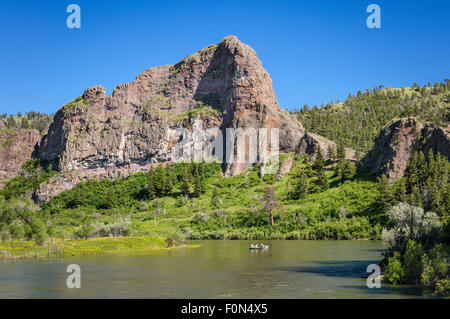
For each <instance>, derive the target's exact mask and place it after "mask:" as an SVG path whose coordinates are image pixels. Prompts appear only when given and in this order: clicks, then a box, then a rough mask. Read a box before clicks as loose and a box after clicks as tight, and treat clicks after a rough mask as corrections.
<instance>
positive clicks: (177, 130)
mask: <svg viewBox="0 0 450 319" xmlns="http://www.w3.org/2000/svg"><path fill="white" fill-rule="evenodd" d="M105 92H106V90H105V88H103V87H101V86H94V87H91V88H88V89H87V90H86V91H85V92H84V93H83V95H82V96H80V97H78V98H76V99H75V100H73V101H71V102H69V103H67V104H65V105H64V106H63V107H61V109H60V110H58V112H57V113H56V115H55V117H54V121H53V123H52V124H51V125H50V127H49V129H48V134H47V135H45V136H44V137H43V138H42V141H41V142H40V144H39V148H38V149H37V150H36V152H35V153H34V157H36V158H39V159H41V160H45V161H50V162H51V163H53V166H54V168H55V169H57V170H59V171H60V174H59V176H57V177H55V178H53V179H52V180H51V181H50V182H49V183H47V184H46V185H41V187H40V188H39V189H38V190H37V191H36V192H35V195H34V196H35V199H36V200H37V201H40V200H48V199H49V198H51V197H53V196H55V195H57V194H59V193H60V192H62V191H64V190H66V189H70V188H72V187H73V186H74V185H76V184H77V183H79V182H81V181H83V180H86V179H90V178H115V177H125V176H127V175H128V174H129V173H130V172H138V171H147V170H148V169H149V167H150V166H151V165H153V164H155V163H168V162H172V161H178V160H182V159H190V157H191V156H198V153H200V154H201V155H203V157H210V156H214V157H216V158H218V159H219V160H221V161H222V162H223V173H224V175H226V176H232V175H235V174H238V173H240V172H242V171H243V170H245V169H246V168H248V167H250V166H251V165H253V164H254V161H252V160H250V158H249V157H250V155H249V150H250V149H251V148H257V149H258V154H257V157H256V161H259V162H264V161H265V160H266V159H267V158H268V157H269V155H267V154H264V153H263V150H265V151H266V152H269V153H270V152H273V151H278V150H279V151H280V152H294V151H297V154H298V155H303V154H310V155H312V156H314V154H315V153H316V152H317V147H314V145H322V144H324V145H325V144H327V145H328V143H332V142H331V141H328V140H326V139H324V138H322V137H319V136H316V135H314V134H309V135H308V136H306V137H305V138H307V144H308V145H313V147H306V146H305V147H303V146H301V147H299V143H300V141H301V140H302V137H304V135H305V132H304V130H303V127H302V125H301V124H300V122H298V120H297V119H296V118H295V117H294V116H293V115H292V114H290V113H289V112H288V111H286V110H284V109H282V108H280V106H279V105H278V103H277V99H276V96H275V93H274V91H273V87H272V80H271V78H270V76H269V74H268V73H267V71H266V70H265V69H264V68H263V66H262V63H261V61H260V60H259V59H258V56H257V55H256V53H255V51H254V50H253V49H252V48H251V47H249V46H248V45H246V44H244V43H242V42H240V41H239V40H238V39H237V38H236V37H234V36H229V37H226V38H225V39H223V40H222V41H221V42H220V43H219V44H217V45H210V46H208V47H207V48H204V49H202V50H200V51H198V52H197V53H195V54H193V55H191V56H188V57H186V58H185V59H183V60H181V61H180V62H178V63H176V64H173V65H165V66H159V67H153V68H150V69H147V70H145V71H144V72H143V73H141V74H140V75H139V76H138V77H137V78H136V79H135V80H134V81H133V82H131V83H126V84H122V85H119V86H117V87H116V88H115V89H114V91H113V93H112V94H111V95H109V96H106V93H105ZM261 128H264V129H267V136H266V135H264V134H261V130H260V129H261ZM228 129H234V130H235V132H237V133H236V135H235V136H234V137H230V136H229V135H227V130H228ZM275 129H277V130H275ZM263 131H264V130H263ZM244 132H245V133H244ZM277 132H278V133H277ZM194 133H197V134H194ZM272 133H274V136H275V137H276V136H277V135H276V134H278V136H279V143H276V144H274V143H273V141H272V140H271V134H272ZM305 138H303V140H305ZM274 141H275V140H274ZM233 143H234V144H233ZM199 145H200V150H198V149H196V147H197V148H198V146H199ZM230 145H232V147H230V148H229V149H228V151H229V152H228V153H227V148H226V147H229V146H230ZM323 150H325V149H323ZM235 153H241V154H244V158H245V160H244V161H238V160H237V158H236V154H235ZM351 154H352V153H351V151H349V156H350V158H351V156H352V155H351ZM231 158H234V160H231Z"/></svg>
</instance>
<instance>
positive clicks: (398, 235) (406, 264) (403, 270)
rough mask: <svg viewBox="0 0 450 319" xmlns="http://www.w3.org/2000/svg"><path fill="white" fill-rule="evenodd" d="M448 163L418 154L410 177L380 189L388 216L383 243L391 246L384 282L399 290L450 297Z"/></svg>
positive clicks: (438, 157) (408, 172) (381, 182)
mask: <svg viewBox="0 0 450 319" xmlns="http://www.w3.org/2000/svg"><path fill="white" fill-rule="evenodd" d="M449 170H450V163H449V161H448V160H447V159H446V158H444V157H442V156H441V155H439V154H437V155H433V153H431V152H430V153H429V154H428V156H427V157H425V155H424V154H423V153H422V152H416V153H415V154H414V156H413V157H412V158H411V160H410V162H409V163H408V167H407V170H406V173H405V176H404V177H403V178H402V179H400V180H398V181H397V182H396V183H395V184H394V185H393V186H389V184H388V180H387V178H386V176H384V175H383V176H381V178H380V179H379V184H378V192H379V199H378V201H379V203H380V208H381V209H382V211H383V212H384V211H387V218H388V221H387V223H386V225H387V227H389V228H390V230H387V229H384V230H383V236H382V237H383V239H384V240H387V241H389V242H390V244H391V248H390V249H389V251H388V253H387V254H386V256H385V259H384V261H383V263H384V264H385V274H384V278H385V280H387V281H388V282H391V283H394V284H400V283H411V284H415V285H417V286H421V287H424V288H428V289H431V290H432V291H433V292H434V294H437V295H448V294H449V293H450V279H449V275H450V269H449V267H448V265H447V261H446V256H448V253H447V252H448V242H449V233H450V231H449V230H450V217H449V216H450V206H449V200H450V192H449V190H450V183H449V180H448V173H449Z"/></svg>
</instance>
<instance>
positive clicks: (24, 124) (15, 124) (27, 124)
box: [0, 111, 53, 146]
mask: <svg viewBox="0 0 450 319" xmlns="http://www.w3.org/2000/svg"><path fill="white" fill-rule="evenodd" d="M0 120H1V121H3V123H4V124H5V126H6V127H7V128H8V129H12V128H21V129H36V130H38V131H39V132H40V133H41V134H44V133H45V131H46V130H47V128H48V127H49V125H50V123H51V122H52V121H53V115H52V114H51V115H47V114H43V113H39V112H34V111H31V112H27V113H25V114H22V113H20V112H19V113H17V114H16V115H9V116H8V115H6V114H2V115H0ZM3 146H7V145H3Z"/></svg>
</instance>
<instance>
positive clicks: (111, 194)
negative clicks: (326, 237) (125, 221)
mask: <svg viewBox="0 0 450 319" xmlns="http://www.w3.org/2000/svg"><path fill="white" fill-rule="evenodd" d="M116 206H117V195H116V190H115V188H114V186H113V185H111V186H109V188H108V190H107V192H106V208H108V209H111V208H114V207H116Z"/></svg>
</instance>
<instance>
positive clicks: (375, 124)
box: [294, 79, 450, 152]
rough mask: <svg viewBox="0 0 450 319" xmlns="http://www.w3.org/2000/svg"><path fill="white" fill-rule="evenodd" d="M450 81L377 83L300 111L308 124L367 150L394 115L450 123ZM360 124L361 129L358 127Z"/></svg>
mask: <svg viewBox="0 0 450 319" xmlns="http://www.w3.org/2000/svg"><path fill="white" fill-rule="evenodd" d="M449 107H450V83H449V80H448V79H447V80H445V82H443V83H438V82H436V83H435V84H434V85H431V83H429V84H428V85H425V86H423V87H419V86H418V85H417V84H416V83H415V84H414V85H413V86H412V87H409V88H400V89H393V88H386V89H383V86H380V87H376V88H374V89H373V90H371V91H369V90H366V91H365V92H364V93H362V92H361V91H359V92H358V94H357V95H356V96H352V95H351V94H350V95H349V97H348V98H347V99H346V100H345V101H344V102H341V103H339V102H338V103H336V104H333V103H332V102H330V103H328V104H327V105H325V106H322V107H320V108H319V107H317V106H314V107H313V108H311V109H310V108H309V106H308V105H305V106H304V107H303V109H302V110H301V111H299V110H297V111H295V112H294V113H295V114H296V115H297V117H298V119H299V120H300V122H301V123H302V124H303V125H304V127H305V128H306V129H307V130H308V131H311V132H314V133H317V134H319V135H322V136H324V137H327V138H329V139H330V140H332V141H338V142H342V143H344V144H345V145H346V146H348V147H350V148H353V149H355V150H358V151H362V152H366V151H368V150H369V149H371V148H372V146H373V141H374V139H375V137H377V136H378V134H379V131H380V129H381V128H382V127H384V126H385V125H386V124H387V123H388V122H389V121H391V120H392V119H394V118H399V117H408V116H415V117H417V118H418V119H419V120H421V121H422V122H429V121H431V122H434V123H436V124H438V125H442V126H447V125H448V123H449V117H448V109H449ZM355 128H357V129H355Z"/></svg>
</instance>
